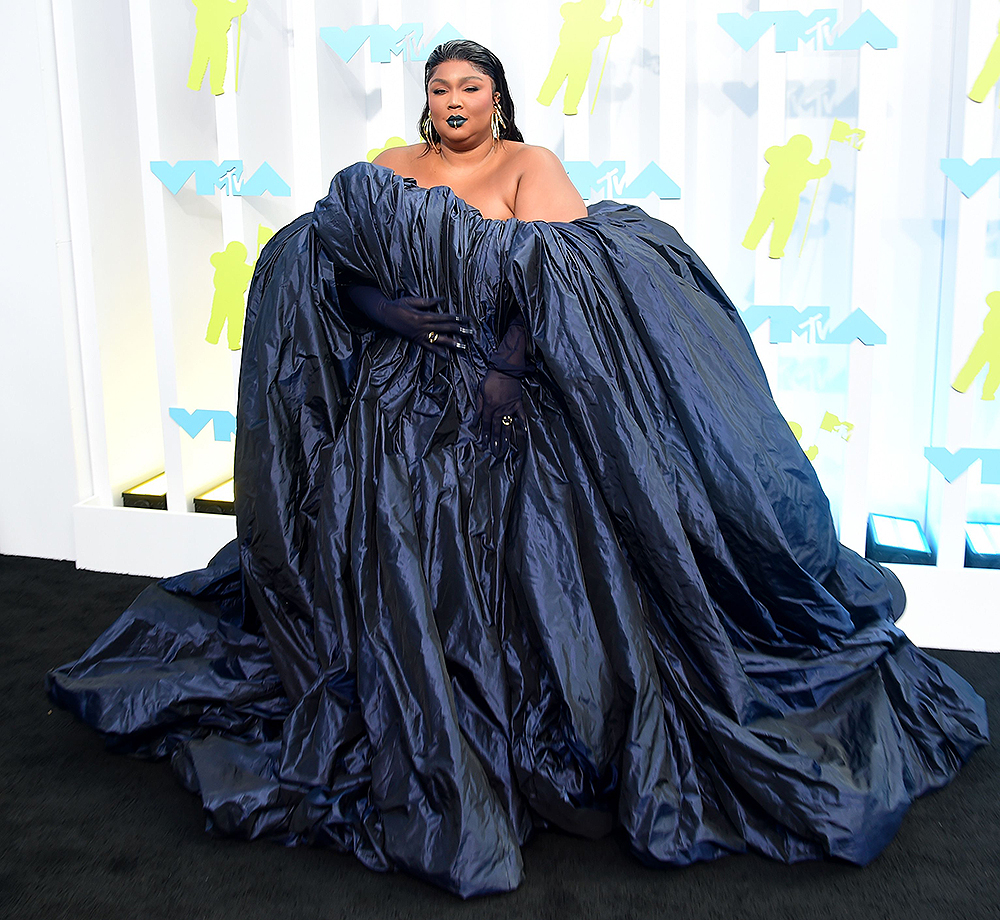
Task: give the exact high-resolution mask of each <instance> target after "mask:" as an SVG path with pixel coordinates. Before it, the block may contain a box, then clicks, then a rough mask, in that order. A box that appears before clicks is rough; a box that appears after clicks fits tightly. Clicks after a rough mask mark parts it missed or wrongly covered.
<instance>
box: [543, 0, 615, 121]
mask: <svg viewBox="0 0 1000 920" xmlns="http://www.w3.org/2000/svg"><path fill="white" fill-rule="evenodd" d="M604 4H605V0H576V2H575V3H564V4H563V5H562V6H561V7H559V15H560V16H562V18H563V20H564V22H563V26H562V28H561V29H560V30H559V47H558V48H556V53H555V56H554V57H553V58H552V66H551V67H550V68H549V75H548V76H547V77H546V78H545V81H544V82H543V83H542V88H541V89H540V90H539V91H538V101H539V102H540V103H541V104H542V105H552V100H553V99H555V96H556V93H557V92H558V90H559V88H560V87H561V86H562V85H563V83H565V84H566V92H565V93H564V94H563V114H564V115H576V112H577V106H579V104H580V97H581V96H583V89H584V87H585V86H586V85H587V77H588V76H589V75H590V65H591V62H592V59H593V56H594V51H595V50H596V49H597V45H598V43H599V42H600V40H601V39H602V38H604V37H605V36H609V35H614V34H616V33H617V32H618V31H619V29H621V27H622V18H621V16H614V17H612V18H611V19H610V20H607V19H604V18H603V16H602V14H603V13H604Z"/></svg>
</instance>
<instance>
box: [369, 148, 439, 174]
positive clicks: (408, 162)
mask: <svg viewBox="0 0 1000 920" xmlns="http://www.w3.org/2000/svg"><path fill="white" fill-rule="evenodd" d="M426 149H427V147H426V145H424V144H410V145H409V146H408V147H390V148H389V149H388V150H383V151H382V152H381V153H380V154H379V155H378V156H377V157H375V159H374V160H372V163H374V164H375V165H376V166H386V167H388V168H389V169H391V170H392V171H393V172H394V173H396V174H398V175H400V176H409V177H412V176H413V171H414V168H415V165H416V162H417V159H418V158H419V157H420V155H421V154H423V153H424V152H425V151H426Z"/></svg>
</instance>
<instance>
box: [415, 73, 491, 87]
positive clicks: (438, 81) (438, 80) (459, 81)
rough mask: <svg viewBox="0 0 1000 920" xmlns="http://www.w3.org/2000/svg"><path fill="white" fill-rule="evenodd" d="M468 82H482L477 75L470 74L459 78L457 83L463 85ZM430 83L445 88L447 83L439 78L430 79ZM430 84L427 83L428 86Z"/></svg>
mask: <svg viewBox="0 0 1000 920" xmlns="http://www.w3.org/2000/svg"><path fill="white" fill-rule="evenodd" d="M468 80H478V81H480V82H482V80H483V78H482V77H481V76H480V75H479V74H470V75H469V76H467V77H459V78H458V80H457V82H458V83H464V82H466V81H468ZM430 83H444V84H445V85H446V86H447V85H448V81H447V80H444V79H442V78H441V77H432V78H431V81H430ZM430 83H428V86H429V85H430Z"/></svg>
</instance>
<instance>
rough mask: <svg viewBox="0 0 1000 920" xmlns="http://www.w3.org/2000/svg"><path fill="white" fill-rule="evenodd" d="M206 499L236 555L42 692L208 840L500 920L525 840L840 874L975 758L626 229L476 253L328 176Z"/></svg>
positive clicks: (428, 200)
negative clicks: (368, 872) (378, 317)
mask: <svg viewBox="0 0 1000 920" xmlns="http://www.w3.org/2000/svg"><path fill="white" fill-rule="evenodd" d="M346 278H352V279H363V280H365V281H366V282H367V283H369V284H373V285H377V286H378V287H379V288H380V289H381V290H382V291H385V292H389V293H393V294H395V293H403V292H405V293H408V294H412V295H420V296H441V297H443V298H444V301H445V302H444V303H443V304H442V306H441V308H440V309H442V310H444V311H447V312H452V313H465V314H468V315H470V316H471V317H472V318H473V320H474V324H475V327H476V337H475V341H474V342H473V343H472V345H471V346H470V349H469V351H468V353H467V354H462V355H458V356H456V357H454V358H452V359H450V360H449V359H443V358H438V357H436V356H434V355H432V354H431V353H429V352H427V351H425V350H422V349H420V348H417V347H415V346H414V345H412V344H410V343H408V342H406V341H405V340H403V339H400V338H398V337H395V336H393V335H390V334H387V333H384V332H381V331H379V330H374V329H371V328H369V327H366V326H365V325H364V324H363V323H361V322H360V321H359V319H358V317H357V316H356V315H355V314H354V313H353V312H352V310H351V308H350V306H349V302H348V301H347V299H346V298H342V295H341V294H338V283H341V284H342V283H343V281H344V279H346ZM515 311H518V312H519V313H520V315H521V316H523V321H524V323H525V327H526V329H527V331H528V335H529V341H530V346H529V358H530V362H531V368H532V372H531V373H530V374H529V376H528V378H527V379H526V380H525V383H524V407H525V418H526V422H525V430H524V431H522V432H520V437H519V439H518V441H517V443H516V445H515V448H514V449H512V450H509V451H506V452H505V453H503V454H502V455H500V456H494V455H493V454H492V453H491V452H490V451H488V450H484V449H483V448H482V447H481V446H480V445H479V443H478V432H477V431H476V430H475V427H474V424H473V420H474V417H475V399H476V392H477V388H478V386H479V382H480V380H481V379H482V377H483V374H484V371H485V369H486V360H487V357H488V355H489V354H490V353H491V351H492V350H493V349H494V348H495V347H496V344H497V340H498V338H499V337H500V336H501V335H502V333H503V330H504V329H505V328H506V325H507V323H508V322H509V321H510V318H511V316H512V314H513V313H514V312H515ZM236 482H237V525H238V534H239V536H238V539H237V541H236V542H235V543H234V544H231V545H230V546H228V547H226V548H225V549H224V550H223V551H221V552H220V554H219V555H218V556H217V557H216V558H215V559H214V560H213V561H212V562H211V564H210V565H209V566H208V567H207V568H206V569H204V570H201V571H198V572H192V573H188V574H186V575H182V576H179V577H176V578H172V579H168V580H166V581H164V582H161V583H160V584H158V585H156V586H153V587H150V588H148V589H147V590H146V591H145V592H144V593H143V594H142V595H141V596H140V597H139V598H138V599H137V600H136V602H135V603H134V604H133V605H132V606H131V607H130V608H129V609H128V610H127V611H126V612H125V613H124V614H123V615H122V617H121V618H120V619H119V620H118V621H117V622H116V623H115V624H114V625H113V626H112V627H111V628H110V629H109V630H108V631H107V632H106V633H105V634H104V635H103V636H101V637H100V638H99V639H98V640H97V642H96V643H95V644H94V645H93V646H92V647H91V648H90V649H88V650H87V651H86V652H85V653H84V654H83V656H82V657H81V658H80V659H79V660H78V661H76V662H74V663H72V664H68V665H66V666H64V667H61V668H58V669H56V670H54V671H52V672H51V673H50V674H49V676H48V690H49V693H50V695H51V697H52V699H53V700H55V701H56V702H57V703H58V704H59V705H61V706H64V707H66V708H67V709H69V710H71V711H72V712H74V713H75V714H76V715H77V716H78V717H79V718H81V719H83V720H84V721H85V722H87V723H88V724H90V725H92V726H93V727H94V728H96V729H97V730H98V731H100V732H101V733H102V734H103V735H104V736H105V737H106V739H107V741H108V743H109V744H110V745H111V746H113V747H114V748H116V749H119V750H125V751H129V752H132V753H136V754H140V755H145V756H149V757H170V758H171V762H172V764H173V766H174V768H175V770H176V772H177V774H178V776H179V777H180V778H181V780H182V781H183V782H184V783H185V785H186V786H187V787H189V788H190V789H191V790H193V791H195V792H197V793H198V794H199V795H200V796H201V798H202V800H203V802H204V807H205V812H206V815H207V821H208V825H209V828H210V829H211V830H213V831H214V832H217V833H221V834H231V835H237V836H243V837H268V838H272V839H275V840H278V841H281V842H283V843H285V844H305V843H308V844H317V845H323V846H329V847H333V848H336V849H338V850H342V851H347V852H352V853H354V854H356V856H357V857H358V858H359V859H360V860H361V861H362V862H363V863H365V864H366V865H368V866H370V867H372V868H375V869H381V870H388V869H399V870H403V871H406V872H410V873H413V874H414V875H417V876H419V877H421V878H423V879H426V880H428V881H430V882H432V883H434V884H437V885H440V886H442V887H443V888H446V889H447V890H449V891H452V892H455V893H456V894H459V895H461V896H463V897H466V896H470V895H478V894H485V893H488V892H497V891H507V890H510V889H513V888H515V887H516V886H517V885H518V884H519V882H520V881H521V878H522V874H523V869H522V861H521V846H522V845H523V844H524V843H525V842H526V841H527V840H528V838H529V837H530V836H531V834H532V832H533V831H534V830H536V829H539V828H545V827H556V828H562V829H565V830H567V831H569V832H572V833H576V834H581V835H587V836H594V837H596V836H599V835H602V834H607V833H608V832H610V831H612V830H614V829H618V830H619V831H620V832H621V833H622V834H623V835H624V838H625V839H627V841H628V843H629V845H630V846H631V848H632V850H633V851H634V852H635V854H636V855H637V856H638V858H639V859H641V860H642V861H644V862H646V863H648V864H653V865H683V864H687V863H691V862H693V861H696V860H705V859H713V858H715V857H718V856H720V855H723V854H725V853H732V852H742V851H746V850H754V851H756V852H758V853H762V854H765V855H767V856H770V857H773V858H775V859H779V860H782V861H786V862H794V861H797V860H804V859H816V858H821V857H824V856H831V857H839V858H842V859H844V860H848V861H851V862H854V863H862V864H863V863H866V862H868V861H869V860H871V859H872V858H873V857H874V856H875V855H876V854H878V853H879V852H880V851H881V850H882V848H883V847H885V846H886V844H887V843H888V842H889V841H890V839H891V838H892V836H893V834H894V833H895V832H896V830H897V828H898V827H899V824H900V821H901V820H902V817H903V814H904V812H905V811H906V809H907V807H908V806H909V805H910V803H911V802H912V801H913V800H914V798H916V797H917V796H919V795H921V794H923V793H925V792H927V791H929V790H931V789H935V788H937V787H940V786H942V785H943V784H945V783H947V782H948V781H949V780H950V779H951V778H952V777H953V776H954V775H955V773H956V772H957V771H958V770H959V768H960V766H961V764H962V763H963V762H964V761H965V760H966V758H968V757H969V755H970V754H971V753H972V752H973V751H974V750H975V748H976V747H978V746H979V745H982V744H984V743H986V741H987V720H986V714H985V708H984V704H983V701H982V700H981V699H980V698H979V697H978V696H977V695H976V693H975V692H974V691H973V690H972V688H971V687H970V686H969V685H968V684H967V683H966V682H965V681H964V680H963V679H962V678H961V677H959V676H958V675H957V674H955V673H954V672H953V671H952V670H950V669H949V668H948V667H946V666H945V665H943V664H941V663H940V662H938V661H936V660H934V659H933V658H931V657H929V656H927V655H925V654H924V653H923V652H921V651H919V650H918V649H916V648H914V646H913V645H911V644H910V642H909V641H907V639H906V638H905V636H904V635H903V634H902V633H901V632H900V630H899V629H898V628H897V627H896V626H895V625H894V620H895V619H896V617H898V615H899V614H900V613H901V612H902V605H903V597H902V591H901V589H900V588H899V583H898V581H896V579H895V577H894V576H893V575H892V574H891V573H889V572H887V571H886V570H884V569H882V568H880V567H879V566H877V565H875V564H873V563H870V562H867V561H865V560H864V559H862V558H860V557H859V556H858V555H856V554H855V553H853V552H851V551H850V550H848V549H845V548H844V547H842V546H840V545H839V543H838V542H837V538H836V534H835V532H834V526H833V522H832V519H831V515H830V511H829V506H828V502H827V500H826V497H825V496H824V494H823V492H822V489H821V488H820V485H819V483H818V481H817V479H816V476H815V473H814V472H813V469H812V466H811V465H810V463H809V461H808V460H807V459H806V458H805V456H804V455H803V453H802V451H801V450H800V448H799V446H798V444H797V443H796V441H795V438H794V437H793V436H792V434H791V432H790V430H789V427H788V425H787V424H786V422H785V420H784V418H782V416H781V414H780V413H779V412H778V410H777V408H776V407H775V404H774V402H773V400H772V398H771V395H770V392H769V390H768V385H767V381H766V379H765V377H764V374H763V372H762V370H761V367H760V364H759V362H758V360H757V357H756V355H755V353H754V350H753V347H752V345H751V344H750V341H749V337H748V336H747V333H746V330H745V328H744V326H743V324H742V323H741V321H740V318H739V316H738V314H737V312H736V310H735V308H734V307H733V305H732V303H731V302H730V301H729V299H728V298H727V296H726V295H725V293H724V292H723V291H722V290H721V289H720V287H719V285H718V284H717V283H716V281H715V280H714V279H713V277H712V275H711V274H710V273H709V271H708V270H707V269H706V268H705V266H704V265H703V264H702V262H701V261H700V260H699V259H698V257H697V256H696V255H695V254H694V253H693V252H692V251H691V250H690V249H689V248H688V247H687V246H686V245H685V244H684V242H683V241H682V240H681V239H680V237H679V236H678V234H677V233H676V232H675V231H674V230H673V229H672V228H671V227H669V226H667V225H665V224H662V223H660V222H658V221H656V220H653V219H652V218H650V217H648V216H647V215H646V214H644V213H643V212H642V211H641V210H639V209H637V208H633V207H628V206H623V205H618V204H615V203H611V202H604V203H601V204H598V205H595V206H593V207H591V208H590V211H589V216H588V217H586V218H583V219H580V220H576V221H573V222H572V223H542V222H537V223H522V222H520V221H517V220H508V221H495V220H485V219H483V218H482V217H481V216H480V214H479V212H478V211H476V210H475V209H474V208H472V207H469V206H468V205H466V204H465V203H464V202H463V201H461V200H460V199H459V198H457V197H456V196H455V195H454V194H453V193H452V192H451V191H450V190H448V189H445V188H435V189H430V190H425V189H421V188H418V187H416V186H415V185H414V184H413V183H412V181H410V180H403V179H400V178H398V177H396V176H395V175H393V174H392V173H391V172H389V171H388V170H386V169H383V168H381V167H375V166H369V165H367V164H359V165H357V166H353V167H350V168H349V169H346V170H344V171H343V172H341V173H339V174H338V175H337V176H336V177H335V178H334V180H333V183H332V185H331V187H330V194H329V196H328V197H326V198H325V199H323V200H322V201H320V202H319V203H318V204H317V206H316V209H315V211H314V212H313V213H312V214H308V215H304V216H303V217H301V218H299V219H297V220H296V221H294V222H293V223H291V224H289V225H288V226H287V227H285V228H284V229H283V230H282V231H280V232H279V233H278V234H277V235H276V236H275V238H274V239H273V240H272V241H271V242H270V243H269V244H268V246H267V247H266V249H265V250H264V252H263V254H262V256H261V258H260V260H259V263H258V267H257V272H256V275H255V277H254V281H253V285H252V288H251V294H250V300H249V304H248V309H247V320H246V337H245V346H244V352H243V360H242V371H241V381H240V396H239V412H238V432H237V446H236Z"/></svg>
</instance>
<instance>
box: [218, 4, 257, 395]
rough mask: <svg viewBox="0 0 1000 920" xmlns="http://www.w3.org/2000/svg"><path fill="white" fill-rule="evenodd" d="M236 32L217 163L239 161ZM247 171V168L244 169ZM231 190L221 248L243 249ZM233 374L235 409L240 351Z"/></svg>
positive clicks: (239, 212)
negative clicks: (229, 246) (231, 245)
mask: <svg viewBox="0 0 1000 920" xmlns="http://www.w3.org/2000/svg"><path fill="white" fill-rule="evenodd" d="M238 35H239V29H238V28H237V27H236V23H235V22H234V23H233V27H232V28H231V29H230V30H229V58H228V60H229V70H230V73H229V74H227V83H226V86H227V90H226V92H224V93H222V95H220V96H216V97H215V138H216V145H217V161H218V162H220V163H221V162H222V161H223V160H239V159H241V154H240V129H239V106H238V96H237V94H236V61H237V59H238V58H237V54H236V42H237V40H238ZM248 167H249V168H248ZM252 168H253V167H252V166H250V164H244V172H243V176H242V181H246V179H247V178H249V171H250V169H252ZM231 192H232V187H231V186H229V187H227V189H226V190H225V191H224V192H223V193H222V194H221V196H220V197H221V201H220V204H219V210H220V212H221V215H222V246H221V247H220V248H225V247H226V246H228V245H229V244H230V243H243V244H244V245H246V243H247V240H246V230H245V227H244V223H243V199H242V197H240V196H239V195H234V194H231ZM255 245H256V240H250V245H248V246H247V251H248V252H249V253H250V254H251V256H252V255H253V253H254V252H255ZM230 354H231V361H232V371H233V397H232V400H231V402H232V405H233V406H235V403H236V399H235V394H236V392H237V391H238V389H239V383H240V356H241V355H242V354H243V352H242V351H234V352H231V353H230Z"/></svg>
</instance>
